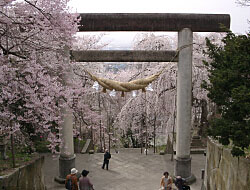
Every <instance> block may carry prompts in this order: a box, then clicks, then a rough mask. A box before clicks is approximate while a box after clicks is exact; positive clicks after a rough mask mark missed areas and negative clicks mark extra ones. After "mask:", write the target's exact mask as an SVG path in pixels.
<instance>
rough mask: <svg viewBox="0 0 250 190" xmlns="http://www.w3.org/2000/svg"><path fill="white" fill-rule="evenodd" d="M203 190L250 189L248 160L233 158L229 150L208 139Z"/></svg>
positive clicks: (249, 164) (249, 163) (249, 161)
mask: <svg viewBox="0 0 250 190" xmlns="http://www.w3.org/2000/svg"><path fill="white" fill-rule="evenodd" d="M204 189H206V190H227V189H230V190H246V189H250V160H248V159H245V158H237V157H233V156H232V155H231V150H230V149H229V148H225V147H224V146H222V145H220V144H219V143H218V142H217V141H214V140H212V139H211V138H209V139H208V143H207V156H206V172H205V180H204Z"/></svg>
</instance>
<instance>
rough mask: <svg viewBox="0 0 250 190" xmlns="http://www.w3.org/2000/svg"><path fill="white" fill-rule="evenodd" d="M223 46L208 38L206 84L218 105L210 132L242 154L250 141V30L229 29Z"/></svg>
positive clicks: (234, 151) (223, 40)
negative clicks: (207, 81)
mask: <svg viewBox="0 0 250 190" xmlns="http://www.w3.org/2000/svg"><path fill="white" fill-rule="evenodd" d="M222 42H223V43H224V44H223V46H221V45H216V44H213V43H212V42H211V41H210V40H209V39H206V44H207V48H208V49H207V50H206V52H205V53H206V54H207V55H208V56H209V58H210V59H211V62H207V61H204V63H205V64H206V65H207V67H208V70H209V72H210V74H209V81H210V82H209V83H206V82H204V83H203V87H204V88H205V89H207V90H208V92H209V93H208V97H209V98H210V99H211V100H212V101H213V102H214V103H216V105H217V106H218V110H217V111H218V113H217V115H216V117H215V118H213V119H212V120H211V121H210V127H209V129H208V134H209V135H211V136H212V137H214V138H215V139H218V140H219V142H220V143H222V144H223V145H229V144H230V143H231V144H232V147H233V148H232V152H231V153H232V155H234V156H243V155H245V153H246V150H247V149H248V148H249V145H250V121H249V120H250V33H248V34H246V35H235V34H233V33H232V32H230V31H229V32H227V35H226V36H225V37H224V38H223V39H222Z"/></svg>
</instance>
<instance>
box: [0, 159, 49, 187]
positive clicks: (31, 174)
mask: <svg viewBox="0 0 250 190" xmlns="http://www.w3.org/2000/svg"><path fill="white" fill-rule="evenodd" d="M43 162H44V157H37V158H36V159H34V160H32V161H31V162H30V163H29V164H27V165H24V166H21V167H19V168H16V169H14V170H13V171H12V172H10V173H9V174H8V175H4V176H0V189H1V190H31V189H32V190H45V189H46V188H45V185H44V175H43V173H42V166H43Z"/></svg>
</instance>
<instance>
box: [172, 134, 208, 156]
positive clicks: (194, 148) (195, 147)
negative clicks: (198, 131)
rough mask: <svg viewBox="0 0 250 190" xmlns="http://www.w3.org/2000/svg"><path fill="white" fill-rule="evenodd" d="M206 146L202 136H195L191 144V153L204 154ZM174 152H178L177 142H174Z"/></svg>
mask: <svg viewBox="0 0 250 190" xmlns="http://www.w3.org/2000/svg"><path fill="white" fill-rule="evenodd" d="M205 151H206V146H205V144H204V142H203V141H202V139H201V137H200V136H196V135H195V136H193V137H192V139H191V144H190V154H204V153H205ZM174 154H176V144H174Z"/></svg>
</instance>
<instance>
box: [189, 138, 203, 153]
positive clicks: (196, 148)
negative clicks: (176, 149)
mask: <svg viewBox="0 0 250 190" xmlns="http://www.w3.org/2000/svg"><path fill="white" fill-rule="evenodd" d="M205 150H206V146H205V145H204V143H203V142H202V140H201V137H200V136H198V135H194V136H193V137H192V139H191V147H190V154H204V152H205Z"/></svg>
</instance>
